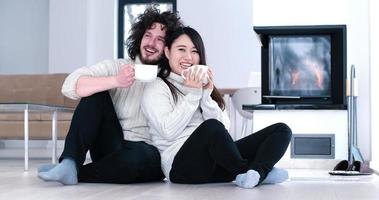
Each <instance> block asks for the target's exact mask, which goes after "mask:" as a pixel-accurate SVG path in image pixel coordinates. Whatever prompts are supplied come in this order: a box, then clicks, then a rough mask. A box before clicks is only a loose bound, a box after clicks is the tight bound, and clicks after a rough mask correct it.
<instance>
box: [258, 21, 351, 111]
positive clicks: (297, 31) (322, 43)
mask: <svg viewBox="0 0 379 200" xmlns="http://www.w3.org/2000/svg"><path fill="white" fill-rule="evenodd" d="M254 30H255V32H256V33H257V34H258V35H259V37H260V40H261V43H262V48H261V63H262V65H261V75H262V77H261V78H262V105H261V108H274V109H346V26H345V25H320V26H257V27H254ZM258 107H259V106H258ZM256 108H257V106H255V109H256Z"/></svg>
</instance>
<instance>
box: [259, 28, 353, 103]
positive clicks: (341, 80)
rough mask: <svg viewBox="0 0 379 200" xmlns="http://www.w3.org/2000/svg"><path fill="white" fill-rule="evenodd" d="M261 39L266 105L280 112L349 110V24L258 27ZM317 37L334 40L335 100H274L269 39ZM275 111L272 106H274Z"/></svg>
mask: <svg viewBox="0 0 379 200" xmlns="http://www.w3.org/2000/svg"><path fill="white" fill-rule="evenodd" d="M254 31H255V32H256V33H257V34H258V35H259V38H260V40H261V44H262V47H261V74H262V79H261V81H262V82H261V84H262V104H263V106H264V107H267V105H273V106H274V107H275V108H276V109H347V105H346V25H312V26H255V27H254ZM308 35H309V36H317V35H329V36H330V38H331V77H333V78H332V80H331V81H332V84H331V97H314V98H281V97H270V91H269V77H268V75H267V76H265V74H268V73H269V37H270V36H308ZM270 108H271V106H270Z"/></svg>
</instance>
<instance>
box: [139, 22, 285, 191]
mask: <svg viewBox="0 0 379 200" xmlns="http://www.w3.org/2000/svg"><path fill="white" fill-rule="evenodd" d="M164 52H165V57H164V58H163V60H162V61H161V63H160V71H159V73H158V76H159V78H158V79H157V80H155V81H154V82H152V83H150V84H148V85H147V86H146V88H145V92H144V96H143V98H142V110H143V112H144V114H145V115H146V117H147V119H148V124H149V128H150V134H151V135H152V141H153V144H154V145H155V146H156V147H157V148H158V149H159V151H160V155H161V162H162V169H163V172H164V174H165V176H166V178H167V179H169V180H170V181H171V182H175V183H192V184H198V183H211V182H229V181H233V180H235V183H236V184H237V185H238V186H240V187H244V188H253V187H255V186H256V185H258V184H259V183H262V182H266V183H275V182H281V181H284V180H285V179H286V178H287V176H288V175H287V174H286V173H282V172H285V171H284V170H278V169H277V168H276V170H273V171H271V170H272V169H273V166H274V165H275V164H276V163H277V162H278V161H279V159H280V158H281V157H282V156H283V154H284V152H285V151H286V149H287V147H288V144H289V141H290V138H291V130H290V128H289V127H288V126H287V125H285V124H283V123H278V124H274V125H271V126H269V127H267V128H265V129H262V130H260V131H258V132H257V133H254V134H251V135H249V136H247V137H245V138H242V139H240V140H238V141H236V142H234V141H233V140H232V138H231V137H230V135H229V133H228V131H227V130H226V128H225V126H224V124H223V123H224V122H225V121H226V120H225V117H224V116H225V115H223V110H224V105H225V104H224V101H223V99H222V98H221V95H220V93H219V92H218V90H217V89H216V87H214V85H213V74H212V71H211V70H209V71H208V74H207V75H208V76H207V77H208V80H207V81H206V82H207V83H206V84H205V85H204V82H203V80H202V78H203V77H200V75H198V74H201V73H199V70H200V69H199V67H198V66H196V65H206V61H205V49H204V44H203V41H202V39H201V36H200V35H199V33H198V32H197V31H196V30H194V29H192V28H190V27H184V28H179V29H178V30H177V31H175V32H174V33H173V34H172V35H171V36H170V37H169V38H168V39H167V40H166V47H165V50H164ZM188 68H191V69H192V70H191V71H188ZM183 71H185V73H183ZM270 171H271V172H270ZM273 172H274V173H273ZM268 174H269V175H268ZM265 179H266V180H265Z"/></svg>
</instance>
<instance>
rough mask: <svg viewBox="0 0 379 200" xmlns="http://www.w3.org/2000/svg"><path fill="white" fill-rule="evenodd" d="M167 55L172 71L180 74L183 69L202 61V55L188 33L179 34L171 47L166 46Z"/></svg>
mask: <svg viewBox="0 0 379 200" xmlns="http://www.w3.org/2000/svg"><path fill="white" fill-rule="evenodd" d="M165 55H166V57H167V59H168V62H169V64H170V68H171V70H172V72H174V73H176V74H179V75H180V74H181V73H182V71H183V70H185V69H187V68H189V67H191V66H192V65H198V64H199V63H200V55H199V53H198V51H197V49H196V47H195V45H194V44H193V42H192V41H191V39H190V37H188V35H186V34H183V35H181V36H179V37H178V38H177V39H176V40H175V41H174V42H173V43H172V45H171V48H170V49H169V48H168V47H165Z"/></svg>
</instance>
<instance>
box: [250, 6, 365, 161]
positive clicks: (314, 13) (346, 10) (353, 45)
mask: <svg viewBox="0 0 379 200" xmlns="http://www.w3.org/2000/svg"><path fill="white" fill-rule="evenodd" d="M273 5H275V6H273ZM367 11H368V1H367V0H363V1H355V0H334V1H329V0H317V1H303V0H286V1H278V0H254V1H253V23H254V26H269V25H272V26H275V25H317V24H346V25H347V66H348V69H349V68H350V65H351V64H355V66H356V72H357V77H358V82H359V84H358V85H359V86H358V87H359V89H358V90H359V97H358V146H359V147H360V149H361V151H362V154H363V156H364V157H365V159H367V160H369V159H370V158H371V154H370V128H369V127H370V105H369V99H370V96H369V89H368V88H369V87H368V86H369V69H370V65H369V57H368V55H369V52H368V49H369V45H368V41H369V39H368V14H367Z"/></svg>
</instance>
